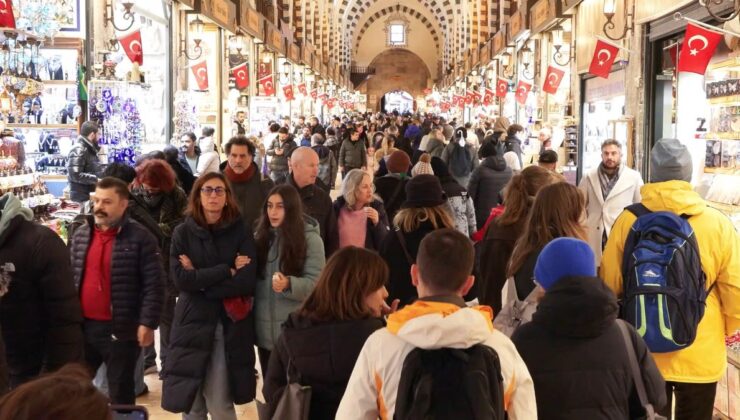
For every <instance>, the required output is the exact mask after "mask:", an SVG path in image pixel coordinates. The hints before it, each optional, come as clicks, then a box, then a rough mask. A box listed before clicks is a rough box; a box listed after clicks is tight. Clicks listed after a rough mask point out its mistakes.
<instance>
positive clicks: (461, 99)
mask: <svg viewBox="0 0 740 420" xmlns="http://www.w3.org/2000/svg"><path fill="white" fill-rule="evenodd" d="M465 98H467V95H465V96H460V95H452V105H454V106H456V107H458V108H465Z"/></svg>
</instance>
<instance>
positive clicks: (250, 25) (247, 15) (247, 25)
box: [239, 0, 264, 41]
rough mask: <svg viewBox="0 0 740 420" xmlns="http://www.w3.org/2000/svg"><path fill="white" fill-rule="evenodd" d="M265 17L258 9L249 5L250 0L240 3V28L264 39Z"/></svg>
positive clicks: (242, 0)
mask: <svg viewBox="0 0 740 420" xmlns="http://www.w3.org/2000/svg"><path fill="white" fill-rule="evenodd" d="M263 20H264V18H263V17H262V15H260V13H259V12H258V11H256V10H255V9H252V8H251V7H249V0H241V1H240V3H239V29H241V30H242V31H243V32H245V33H247V34H249V35H251V36H253V37H255V38H258V39H260V40H262V41H264V31H263V30H262V21H263Z"/></svg>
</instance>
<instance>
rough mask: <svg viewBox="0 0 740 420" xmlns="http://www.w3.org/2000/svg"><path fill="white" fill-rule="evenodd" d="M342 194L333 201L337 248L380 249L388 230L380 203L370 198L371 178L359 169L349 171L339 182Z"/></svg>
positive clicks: (371, 190) (373, 195)
mask: <svg viewBox="0 0 740 420" xmlns="http://www.w3.org/2000/svg"><path fill="white" fill-rule="evenodd" d="M400 153H403V152H400ZM341 192H342V195H340V196H339V197H338V198H337V199H336V200H335V201H334V214H336V216H337V229H338V231H339V248H344V247H345V246H350V245H352V246H356V247H360V248H362V247H364V248H367V249H371V250H378V249H380V244H381V243H382V242H383V238H385V236H386V235H387V234H388V230H389V229H388V216H387V214H386V211H385V206H383V202H382V201H380V200H379V199H378V198H377V197H376V196H375V194H373V183H372V181H371V179H370V175H368V174H367V173H366V172H363V171H362V170H360V169H353V170H351V171H349V173H348V174H347V176H346V177H345V178H344V181H343V182H342V191H341Z"/></svg>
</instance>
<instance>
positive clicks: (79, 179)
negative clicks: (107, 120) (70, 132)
mask: <svg viewBox="0 0 740 420" xmlns="http://www.w3.org/2000/svg"><path fill="white" fill-rule="evenodd" d="M98 137H99V128H98V124H96V123H95V122H93V121H87V122H85V123H84V124H82V129H81V130H80V136H79V137H78V138H77V144H75V145H74V147H72V150H70V152H69V159H68V160H67V169H68V170H67V179H68V180H69V190H70V199H72V201H76V202H78V203H83V202H85V201H87V200H89V199H90V193H91V192H93V191H95V184H96V183H97V182H98V177H99V176H100V172H101V167H100V161H99V160H98V151H99V150H100V146H98Z"/></svg>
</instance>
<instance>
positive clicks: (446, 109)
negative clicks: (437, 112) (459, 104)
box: [439, 102, 451, 112]
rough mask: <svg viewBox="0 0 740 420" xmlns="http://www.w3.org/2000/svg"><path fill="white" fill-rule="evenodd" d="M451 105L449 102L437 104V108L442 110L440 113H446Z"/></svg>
mask: <svg viewBox="0 0 740 420" xmlns="http://www.w3.org/2000/svg"><path fill="white" fill-rule="evenodd" d="M450 106H451V104H450V103H449V102H442V103H441V104H439V108H440V109H441V110H442V112H447V111H449V110H450Z"/></svg>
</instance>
